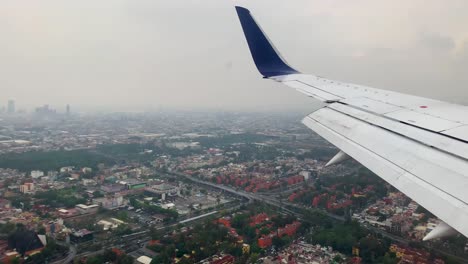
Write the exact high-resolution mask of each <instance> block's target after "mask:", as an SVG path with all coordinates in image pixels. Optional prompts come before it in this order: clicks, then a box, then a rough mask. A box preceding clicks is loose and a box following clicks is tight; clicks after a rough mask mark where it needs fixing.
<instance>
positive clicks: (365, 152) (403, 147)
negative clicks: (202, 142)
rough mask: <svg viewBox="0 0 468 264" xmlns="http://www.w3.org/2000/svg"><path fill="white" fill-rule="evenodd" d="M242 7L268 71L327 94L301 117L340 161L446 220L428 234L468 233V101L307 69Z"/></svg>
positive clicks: (259, 62)
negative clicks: (288, 58)
mask: <svg viewBox="0 0 468 264" xmlns="http://www.w3.org/2000/svg"><path fill="white" fill-rule="evenodd" d="M236 10H237V13H238V16H239V19H240V22H241V25H242V28H243V31H244V34H245V37H246V39H247V44H248V46H249V49H250V52H251V54H252V57H253V59H254V62H255V65H256V66H257V69H258V70H259V71H260V73H261V74H262V75H263V77H264V78H266V79H270V80H273V81H276V82H280V83H282V84H285V85H287V86H289V87H292V88H294V89H296V90H297V91H299V92H301V93H303V94H305V95H307V96H309V97H312V98H315V99H317V100H320V101H322V102H324V107H322V108H320V109H318V110H316V111H315V112H313V113H311V114H310V115H308V116H307V117H306V118H304V119H303V123H304V124H305V125H306V126H307V127H309V128H310V129H312V130H314V131H315V132H316V133H318V134H319V135H320V136H322V137H323V138H325V139H326V140H328V141H329V142H331V143H332V144H333V145H335V146H336V147H338V148H339V149H341V152H340V153H339V154H337V156H336V157H335V158H334V159H335V161H336V160H340V159H343V157H344V156H350V157H352V158H353V159H355V160H357V161H359V162H360V163H361V164H362V165H364V166H366V167H367V168H369V169H370V170H371V171H373V172H374V173H375V174H377V175H378V176H380V177H381V178H382V179H384V180H385V181H387V182H388V183H390V184H392V185H393V186H395V187H396V188H397V189H399V190H400V191H401V192H403V193H405V194H406V195H407V196H409V197H410V198H411V199H413V200H414V201H416V202H417V203H419V204H420V205H422V206H423V207H425V208H426V209H428V210H429V211H431V212H432V213H433V214H435V215H436V216H437V217H439V218H440V219H441V220H442V221H444V222H445V223H446V224H445V223H441V224H440V225H439V226H438V227H437V228H436V229H434V230H433V231H432V232H431V233H429V234H428V235H427V236H426V237H425V240H427V239H432V238H437V237H442V236H445V235H449V234H452V233H454V231H455V230H456V231H458V232H460V233H462V234H463V235H464V236H466V237H468V107H466V106H461V105H456V104H451V103H446V102H442V101H437V100H433V99H427V98H422V97H417V96H412V95H406V94H401V93H397V92H391V91H385V90H380V89H375V88H371V87H366V86H362V85H356V84H350V83H344V82H340V81H335V80H330V79H326V78H322V77H319V76H314V75H306V74H302V73H300V72H299V71H297V70H295V69H294V68H292V67H291V66H289V65H288V64H287V63H286V62H285V60H284V59H282V58H281V56H280V54H279V53H278V52H277V51H276V49H275V48H274V46H273V45H272V44H271V42H270V41H269V40H268V38H267V36H266V35H265V34H264V33H263V31H262V29H261V28H260V27H259V25H258V24H257V23H256V22H255V20H254V18H253V17H252V15H251V14H250V11H249V10H247V9H245V8H243V7H236ZM332 163H333V162H332ZM455 233H456V232H455Z"/></svg>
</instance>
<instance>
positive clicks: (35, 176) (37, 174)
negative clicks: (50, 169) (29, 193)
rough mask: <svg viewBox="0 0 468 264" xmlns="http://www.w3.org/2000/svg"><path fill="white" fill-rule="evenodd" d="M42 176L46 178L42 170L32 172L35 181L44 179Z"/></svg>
mask: <svg viewBox="0 0 468 264" xmlns="http://www.w3.org/2000/svg"><path fill="white" fill-rule="evenodd" d="M42 176H44V172H43V171H40V170H33V171H31V177H33V178H34V179H37V178H39V177H42Z"/></svg>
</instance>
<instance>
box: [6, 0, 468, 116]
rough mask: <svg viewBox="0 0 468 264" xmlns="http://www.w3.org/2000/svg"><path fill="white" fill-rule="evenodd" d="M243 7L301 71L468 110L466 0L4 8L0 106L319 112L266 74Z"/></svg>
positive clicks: (221, 0)
mask: <svg viewBox="0 0 468 264" xmlns="http://www.w3.org/2000/svg"><path fill="white" fill-rule="evenodd" d="M236 4H238V5H243V6H245V7H248V8H250V9H251V11H252V13H253V14H254V16H255V17H256V20H257V21H258V22H259V23H260V24H261V26H262V27H263V29H264V30H265V31H266V33H267V34H268V35H269V37H270V39H271V40H272V41H273V42H274V44H275V45H276V47H277V48H278V49H279V50H280V51H281V53H282V55H283V57H285V58H286V59H287V60H288V62H289V64H291V65H292V66H293V67H295V68H297V69H298V70H300V71H301V72H304V73H312V74H318V75H321V76H324V77H328V78H333V79H337V80H341V81H348V82H354V83H358V84H365V85H370V86H374V87H377V88H383V89H390V90H395V91H402V92H407V93H411V94H416V95H421V96H426V97H433V98H437V99H442V100H447V101H453V102H458V103H463V104H468V72H467V69H468V30H467V28H466V25H468V16H467V15H466V14H467V12H468V1H466V0H448V1H440V0H412V1H408V0H393V1H383V0H382V1H380V0H353V1H345V0H321V1H314V0H294V1H285V0H249V1H228V0H198V1H197V0H99V1H96V0H79V1H72V0H69V1H67V0H40V1H39V0H37V1H33V0H31V1H18V0H0V36H1V41H0V99H1V102H0V105H6V101H7V100H8V99H14V100H16V104H17V108H31V107H33V106H38V105H42V104H46V103H48V104H50V105H52V106H53V107H55V108H57V109H59V110H63V109H64V107H65V104H67V103H69V104H71V105H72V108H73V107H74V108H75V109H77V108H79V109H98V108H105V109H110V110H122V111H130V110H131V111H140V110H150V109H159V108H160V107H163V108H181V107H182V108H185V109H190V108H202V109H203V108H205V109H226V110H247V111H251V110H261V111H278V110H284V111H286V110H301V111H304V109H308V108H310V109H312V107H311V105H313V101H312V99H309V98H306V97H304V96H303V95H301V94H299V93H297V92H295V91H294V90H292V89H288V88H287V87H286V86H281V85H279V84H276V83H274V82H272V81H268V80H263V79H262V78H261V76H260V75H259V74H258V72H257V70H256V69H255V66H254V64H253V62H252V60H251V57H250V53H249V51H248V48H247V45H246V42H245V39H244V36H243V34H242V30H241V28H240V25H239V21H238V18H237V16H236V13H235V10H234V7H233V6H234V5H236Z"/></svg>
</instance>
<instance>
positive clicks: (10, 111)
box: [8, 100, 15, 114]
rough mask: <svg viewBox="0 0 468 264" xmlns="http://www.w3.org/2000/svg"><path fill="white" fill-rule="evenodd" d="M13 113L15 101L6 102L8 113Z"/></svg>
mask: <svg viewBox="0 0 468 264" xmlns="http://www.w3.org/2000/svg"><path fill="white" fill-rule="evenodd" d="M14 112H15V101H13V100H8V113H10V114H13V113H14Z"/></svg>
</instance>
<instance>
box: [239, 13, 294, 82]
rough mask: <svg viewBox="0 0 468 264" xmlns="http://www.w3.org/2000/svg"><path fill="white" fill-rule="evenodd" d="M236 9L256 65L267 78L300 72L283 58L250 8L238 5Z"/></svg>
mask: <svg viewBox="0 0 468 264" xmlns="http://www.w3.org/2000/svg"><path fill="white" fill-rule="evenodd" d="M236 11H237V15H238V16H239V20H240V22H241V25H242V29H243V30H244V35H245V38H246V39H247V43H248V45H249V49H250V53H251V54H252V57H253V59H254V62H255V65H256V66H257V69H258V71H259V72H260V73H261V74H262V75H263V76H264V77H265V78H268V77H272V76H279V75H287V74H294V73H299V72H298V71H296V70H295V69H293V68H291V66H289V65H288V64H287V63H286V62H285V61H284V60H283V59H282V58H281V56H280V54H279V53H278V52H277V51H276V49H275V47H274V46H273V44H272V43H271V42H270V41H269V40H268V37H267V36H266V35H265V33H263V31H262V29H261V28H260V26H259V25H258V24H257V23H256V22H255V19H254V18H253V17H252V15H251V14H250V11H249V10H248V9H246V8H244V7H240V6H236Z"/></svg>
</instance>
